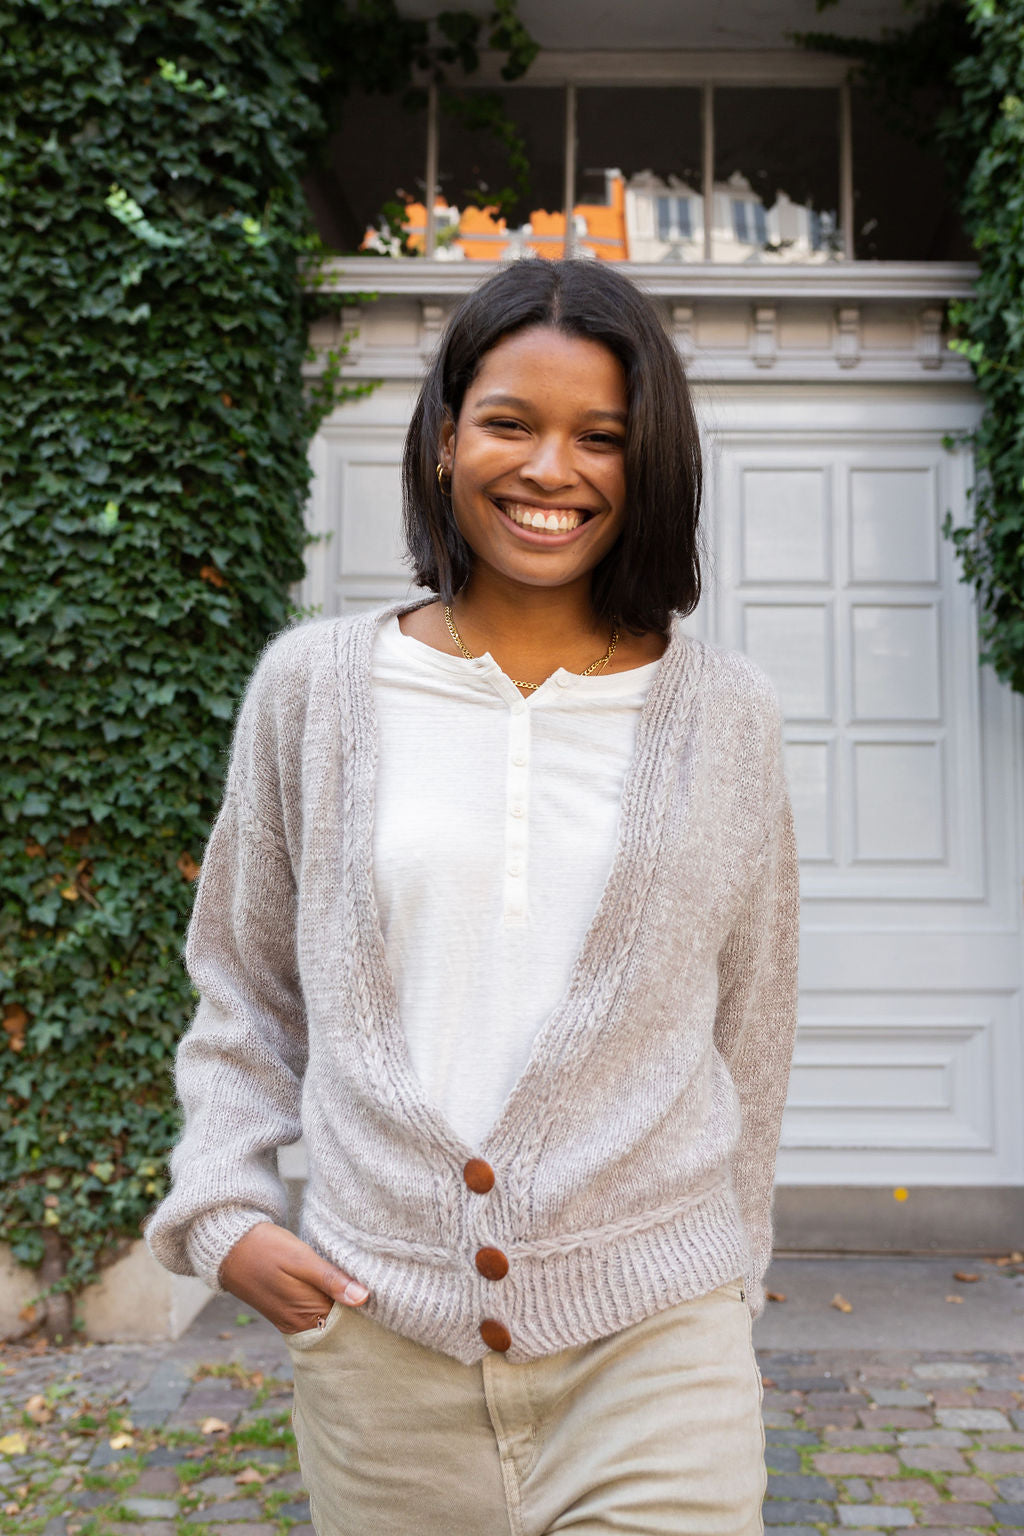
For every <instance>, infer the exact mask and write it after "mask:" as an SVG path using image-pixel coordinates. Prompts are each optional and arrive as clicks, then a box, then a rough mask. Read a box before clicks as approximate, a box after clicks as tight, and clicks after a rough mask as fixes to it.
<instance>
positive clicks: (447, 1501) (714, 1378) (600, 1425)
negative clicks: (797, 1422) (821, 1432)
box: [288, 1281, 765, 1536]
mask: <svg viewBox="0 0 1024 1536" xmlns="http://www.w3.org/2000/svg"><path fill="white" fill-rule="evenodd" d="M288 1342H289V1345H290V1348H291V1356H292V1363H293V1366H294V1372H295V1405H294V1410H293V1422H294V1425H295V1433H296V1438H297V1440H298V1446H299V1458H300V1462H301V1466H302V1473H303V1478H304V1481H305V1484H306V1487H307V1488H308V1490H309V1493H310V1503H311V1508H312V1516H313V1524H314V1526H315V1527H316V1531H317V1536H506V1533H508V1536H548V1533H554V1532H556V1531H571V1532H573V1536H610V1533H612V1532H614V1533H616V1536H662V1533H664V1536H760V1533H761V1532H762V1531H763V1529H764V1528H763V1525H762V1523H761V1500H762V1498H763V1495H764V1488H765V1466H764V1432H763V1429H762V1427H761V1395H762V1394H761V1379H760V1376H759V1374H758V1370H757V1365H756V1362H755V1359H754V1352H753V1347H752V1344H751V1337H750V1313H749V1310H748V1308H747V1305H746V1302H745V1300H744V1297H743V1290H742V1287H741V1285H740V1282H739V1281H736V1282H734V1283H733V1284H729V1285H725V1286H722V1287H721V1288H720V1289H718V1290H716V1291H712V1292H710V1293H709V1294H708V1295H706V1296H701V1297H699V1298H698V1299H697V1300H695V1301H687V1302H683V1303H681V1304H680V1305H678V1306H675V1307H670V1308H668V1309H666V1310H665V1311H663V1312H657V1313H655V1314H654V1315H653V1316H651V1317H648V1318H645V1319H644V1321H643V1322H640V1323H637V1324H636V1325H635V1326H633V1327H630V1328H626V1329H624V1330H623V1331H622V1332H621V1333H617V1334H612V1335H611V1336H610V1337H608V1338H603V1339H598V1340H596V1341H595V1342H594V1343H591V1344H585V1345H583V1346H581V1347H579V1348H574V1349H565V1350H562V1351H561V1352H560V1353H558V1354H555V1355H548V1356H545V1357H543V1358H542V1359H539V1360H531V1361H527V1362H525V1363H523V1362H519V1363H516V1362H510V1361H507V1360H506V1359H505V1358H504V1356H502V1355H499V1354H490V1355H488V1356H486V1357H485V1359H483V1360H482V1361H480V1362H479V1363H478V1364H476V1365H463V1364H461V1363H460V1362H459V1361H457V1360H453V1359H452V1358H451V1357H450V1356H448V1355H442V1354H439V1353H437V1352H436V1351H434V1350H431V1349H426V1348H424V1346H423V1345H421V1344H415V1343H413V1342H412V1341H411V1340H409V1339H405V1338H402V1337H401V1336H400V1335H398V1334H395V1333H392V1332H390V1331H389V1330H387V1329H385V1328H382V1327H380V1325H379V1324H377V1323H374V1322H372V1321H371V1320H370V1319H369V1318H368V1317H365V1316H363V1315H361V1314H360V1313H359V1312H358V1311H353V1310H352V1309H350V1308H347V1307H342V1306H339V1305H335V1306H334V1307H333V1309H332V1310H331V1313H330V1314H329V1316H328V1319H327V1323H326V1326H325V1327H324V1328H323V1329H322V1330H319V1329H316V1328H312V1329H309V1330H307V1331H306V1332H303V1333H297V1334H291V1335H289V1336H288Z"/></svg>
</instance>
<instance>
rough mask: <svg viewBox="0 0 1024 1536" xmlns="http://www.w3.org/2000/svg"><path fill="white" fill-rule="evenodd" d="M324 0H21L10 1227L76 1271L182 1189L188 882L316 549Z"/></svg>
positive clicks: (38, 1257)
mask: <svg viewBox="0 0 1024 1536" xmlns="http://www.w3.org/2000/svg"><path fill="white" fill-rule="evenodd" d="M297 13H298V7H297V5H296V4H294V3H291V0H274V3H273V4H268V3H264V0H216V3H213V4H210V3H199V0H169V3H167V4H164V5H161V6H158V7H155V6H152V5H147V4H145V3H142V0H136V3H128V4H105V3H102V0H0V103H2V105H0V236H2V242H3V252H4V258H3V262H2V263H0V351H2V355H3V358H4V367H3V374H2V383H0V391H2V396H3V409H2V411H0V417H2V419H3V427H2V430H0V614H2V615H3V618H2V621H0V670H2V704H3V707H2V710H0V779H2V818H0V1008H2V1021H3V1031H2V1034H0V1236H2V1238H3V1239H4V1240H5V1241H7V1242H9V1243H11V1244H12V1245H13V1251H14V1254H15V1256H16V1257H17V1258H18V1259H20V1260H22V1261H24V1262H25V1263H28V1264H32V1265H36V1264H40V1263H41V1262H42V1264H43V1268H42V1279H43V1281H44V1282H52V1281H57V1282H58V1283H59V1284H60V1285H61V1286H63V1287H65V1288H72V1287H75V1286H77V1285H78V1284H80V1283H81V1282H82V1281H83V1280H84V1279H85V1278H87V1277H88V1275H89V1274H90V1273H91V1272H92V1270H93V1268H94V1266H95V1264H96V1263H97V1262H98V1261H100V1260H103V1259H107V1258H109V1257H111V1256H112V1254H113V1252H114V1251H115V1250H116V1247H117V1245H118V1243H119V1242H122V1241H123V1240H124V1239H125V1238H130V1237H137V1236H138V1234H139V1224H140V1221H141V1219H142V1217H143V1216H144V1214H145V1213H146V1211H147V1210H149V1209H150V1207H151V1206H152V1204H153V1203H154V1200H155V1199H156V1198H157V1197H158V1196H159V1194H160V1193H161V1191H162V1189H163V1180H164V1159H165V1155H166V1152H167V1150H168V1147H169V1146H170V1144H171V1143H172V1142H173V1140H174V1138H175V1135H176V1127H177V1119H176V1115H175V1111H174V1100H173V1092H172V1090H171V1082H170V1073H169V1068H170V1061H171V1056H172V1051H173V1047H174V1043H175V1041H176V1039H177V1037H178V1036H179V1035H180V1033H181V1030H182V1028H183V1026H184V1023H185V1022H186V1020H187V1017H188V1014H189V1012H190V1010H191V996H190V990H189V985H188V982H187V979H186V977H185V975H184V973H183V970H182V967H181V963H180V949H181V943H182V936H183V932H184V927H185V924H186V921H187V918H188V913H189V910H190V905H191V898H192V889H193V882H194V880H195V877H196V874H197V871H198V862H199V860H200V858H201V857H202V850H203V845H204V841H205V838H206V836H207V833H208V830H209V825H210V822H211V819H212V816H213V815H214V813H215V810H216V807H217V804H218V801H219V796H220V789H221V780H222V773H223V768H224V757H225V749H226V747H227V744H228V739H229V734H230V728H231V720H232V716H233V712H234V707H235V702H236V699H237V696H238V694H239V692H240V690H241V688H242V687H243V685H244V682H245V679H246V677H247V675H248V673H249V671H250V669H251V667H252V665H253V662H254V659H255V657H256V656H257V655H258V653H259V650H260V648H261V646H262V644H263V643H264V641H265V639H266V638H267V637H268V636H269V635H270V634H272V633H273V632H275V631H276V630H279V629H281V628H282V627H283V626H284V625H285V624H286V623H287V622H288V618H289V601H288V596H287V593H288V586H289V583H291V582H293V581H294V580H296V579H297V578H298V577H299V576H300V575H301V573H302V569H303V561H302V552H303V546H304V542H305V535H304V531H303V508H304V504H305V500H306V496H307V488H308V480H309V470H308V465H307V459H306V443H307V440H308V437H309V434H310V432H311V431H312V430H313V428H314V425H315V417H316V411H317V404H318V403H317V401H316V400H312V401H311V400H308V399H307V398H306V397H305V396H304V394H303V388H302V379H301V372H300V370H301V364H302V361H303V355H304V352H305V347H306V342H305V335H306V321H305V318H304V315H303V302H302V298H301V291H300V287H299V283H298V280H297V268H298V262H299V259H300V257H301V256H302V255H303V253H304V252H305V251H306V246H307V236H306V230H307V213H306V209H305V205H304V202H303V199H302V196H301V192H300V189H299V174H300V171H301V167H302V164H303V160H304V144H305V143H306V141H307V140H308V139H309V137H310V136H311V135H312V134H313V133H314V132H315V131H316V129H317V126H318V118H317V111H316V108H315V106H314V105H313V103H312V101H311V96H310V90H311V87H312V86H313V85H314V84H315V81H316V72H315V70H314V69H313V67H312V65H311V64H310V62H309V58H308V55H307V52H306V48H305V44H304V42H303V41H302V38H301V35H300V33H299V32H298V31H297V30H296V26H295V23H296V19H297ZM69 1320H70V1319H69V1313H68V1307H67V1304H66V1302H65V1303H64V1304H63V1305H62V1304H61V1302H60V1297H59V1296H58V1298H57V1300H56V1301H54V1302H51V1305H50V1324H51V1331H52V1330H53V1327H54V1326H56V1327H57V1328H58V1330H59V1328H60V1327H65V1328H66V1327H67V1325H68V1323H69Z"/></svg>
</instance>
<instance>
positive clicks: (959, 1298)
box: [946, 1296, 963, 1305]
mask: <svg viewBox="0 0 1024 1536" xmlns="http://www.w3.org/2000/svg"><path fill="white" fill-rule="evenodd" d="M946 1300H947V1301H952V1302H955V1303H957V1305H959V1303H960V1302H961V1301H963V1297H962V1296H947V1297H946Z"/></svg>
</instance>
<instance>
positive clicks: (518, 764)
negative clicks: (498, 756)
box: [512, 752, 526, 768]
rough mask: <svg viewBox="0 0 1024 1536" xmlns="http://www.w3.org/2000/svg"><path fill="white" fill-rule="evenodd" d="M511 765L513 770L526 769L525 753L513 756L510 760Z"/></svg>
mask: <svg viewBox="0 0 1024 1536" xmlns="http://www.w3.org/2000/svg"><path fill="white" fill-rule="evenodd" d="M512 764H513V767H515V768H525V767H526V753H525V752H517V753H516V754H515V756H514V757H513V759H512Z"/></svg>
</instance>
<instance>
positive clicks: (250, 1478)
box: [235, 1467, 267, 1483]
mask: <svg viewBox="0 0 1024 1536" xmlns="http://www.w3.org/2000/svg"><path fill="white" fill-rule="evenodd" d="M266 1480H267V1479H266V1477H265V1476H264V1474H263V1473H262V1472H257V1470H256V1468H255V1467H243V1468H242V1470H241V1472H239V1473H238V1475H237V1476H236V1478H235V1482H236V1483H265V1482H266Z"/></svg>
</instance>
